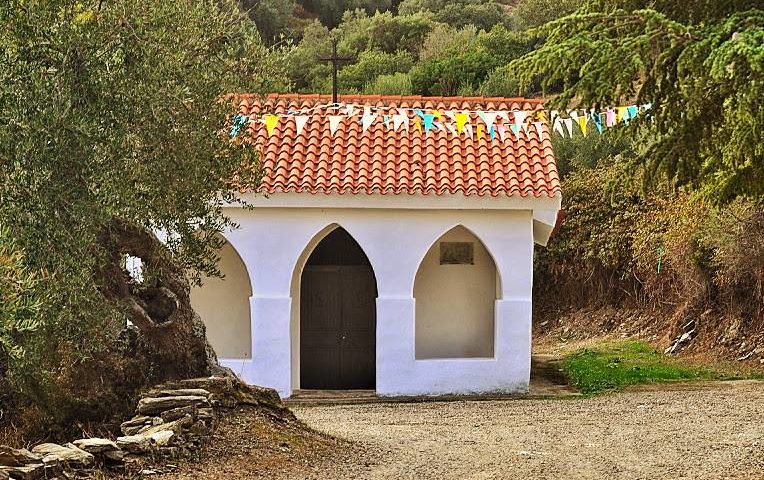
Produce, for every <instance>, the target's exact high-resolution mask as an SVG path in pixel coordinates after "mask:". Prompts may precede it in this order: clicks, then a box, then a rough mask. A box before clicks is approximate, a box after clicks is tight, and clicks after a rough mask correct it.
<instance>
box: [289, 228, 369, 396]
mask: <svg viewBox="0 0 764 480" xmlns="http://www.w3.org/2000/svg"><path fill="white" fill-rule="evenodd" d="M376 297H377V282H376V279H375V277H374V271H373V269H372V267H371V263H369V259H368V258H367V257H366V254H365V253H364V252H363V250H362V249H361V247H360V245H358V242H356V241H355V239H353V237H352V236H350V234H349V233H348V232H347V231H346V230H345V229H343V228H341V227H338V228H336V229H335V230H333V231H332V232H331V233H329V234H328V235H327V236H326V237H325V238H324V239H323V240H322V241H321V242H320V243H319V244H318V245H317V246H316V248H315V250H313V253H312V254H311V255H310V257H309V258H308V261H307V263H306V265H305V268H304V269H303V272H302V277H301V286H300V388H302V389H334V390H346V389H374V388H375V383H376V324H377V319H376V316H377V313H376V301H375V299H376Z"/></svg>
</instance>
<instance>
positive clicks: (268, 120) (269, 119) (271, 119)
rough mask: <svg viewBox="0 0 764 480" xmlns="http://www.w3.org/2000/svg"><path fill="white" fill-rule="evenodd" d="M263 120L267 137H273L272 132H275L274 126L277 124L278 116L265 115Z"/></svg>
mask: <svg viewBox="0 0 764 480" xmlns="http://www.w3.org/2000/svg"><path fill="white" fill-rule="evenodd" d="M263 120H265V129H266V130H267V132H268V136H269V137H270V136H271V135H273V131H274V130H276V125H278V123H279V116H278V115H270V114H269V115H265V116H264V117H263Z"/></svg>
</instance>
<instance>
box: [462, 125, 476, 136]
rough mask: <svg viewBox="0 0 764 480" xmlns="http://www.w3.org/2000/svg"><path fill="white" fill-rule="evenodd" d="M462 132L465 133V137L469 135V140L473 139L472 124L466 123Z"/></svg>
mask: <svg viewBox="0 0 764 480" xmlns="http://www.w3.org/2000/svg"><path fill="white" fill-rule="evenodd" d="M464 132H465V133H466V134H467V135H469V137H470V138H473V137H474V135H475V131H474V129H473V128H472V124H471V123H467V124H466V125H464Z"/></svg>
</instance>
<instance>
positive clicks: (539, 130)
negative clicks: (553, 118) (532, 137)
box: [533, 122, 544, 140]
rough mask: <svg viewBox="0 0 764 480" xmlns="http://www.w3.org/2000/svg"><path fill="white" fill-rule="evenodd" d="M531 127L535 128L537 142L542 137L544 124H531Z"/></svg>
mask: <svg viewBox="0 0 764 480" xmlns="http://www.w3.org/2000/svg"><path fill="white" fill-rule="evenodd" d="M533 126H534V127H536V135H538V136H539V140H541V138H543V135H544V122H533Z"/></svg>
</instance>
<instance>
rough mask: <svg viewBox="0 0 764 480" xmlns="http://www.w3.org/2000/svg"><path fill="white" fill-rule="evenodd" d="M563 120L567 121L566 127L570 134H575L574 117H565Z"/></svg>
mask: <svg viewBox="0 0 764 480" xmlns="http://www.w3.org/2000/svg"><path fill="white" fill-rule="evenodd" d="M562 121H563V122H564V123H565V128H567V129H568V136H569V137H572V136H573V119H572V118H563V119H562Z"/></svg>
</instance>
